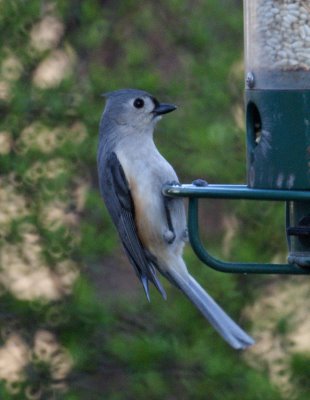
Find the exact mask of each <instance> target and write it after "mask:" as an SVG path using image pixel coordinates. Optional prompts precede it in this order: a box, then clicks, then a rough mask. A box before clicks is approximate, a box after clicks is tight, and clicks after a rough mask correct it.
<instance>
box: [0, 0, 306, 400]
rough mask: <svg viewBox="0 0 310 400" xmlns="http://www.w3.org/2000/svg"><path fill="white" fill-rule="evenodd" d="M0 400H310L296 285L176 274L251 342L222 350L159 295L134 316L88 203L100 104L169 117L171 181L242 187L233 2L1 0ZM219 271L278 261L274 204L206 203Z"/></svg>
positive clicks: (238, 13)
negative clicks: (146, 100) (223, 263)
mask: <svg viewBox="0 0 310 400" xmlns="http://www.w3.org/2000/svg"><path fill="white" fill-rule="evenodd" d="M0 35H1V36H0V38H1V40H0V46H1V47H0V115H1V119H0V296H1V298H0V398H1V399H4V400H6V399H7V400H11V399H12V400H15V399H34V400H35V399H47V400H51V399H66V400H67V399H68V400H80V399H81V400H84V399H90V400H97V399H98V400H100V399H104V400H123V399H126V400H127V399H128V400H131V399H149V400H159V399H161V400H176V399H178V400H182V399H184V400H186V399H198V400H199V399H202V400H205V399H208V400H217V399H218V400H219V399H221V400H235V399H243V400H247V399H249V400H259V399H264V400H276V399H286V398H289V399H301V400H303V399H308V398H309V391H310V384H309V374H310V362H309V361H310V356H309V354H310V343H309V340H308V333H309V329H310V322H309V320H308V321H307V318H306V317H307V300H308V299H309V295H310V289H309V285H307V281H305V278H296V277H295V278H288V277H286V278H283V277H281V278H280V277H277V276H275V277H268V278H267V277H262V276H232V275H224V274H220V273H217V272H213V271H211V270H209V269H207V268H206V267H205V266H204V265H202V264H201V263H200V262H199V261H198V259H197V258H196V256H195V255H194V254H193V252H192V250H191V248H190V246H187V249H186V254H185V258H186V261H187V264H188V266H189V269H190V270H191V272H192V273H193V274H194V275H195V276H196V277H197V279H198V280H199V281H200V282H201V284H202V285H203V286H204V287H205V288H206V289H207V290H208V291H209V293H210V294H211V295H212V296H214V297H215V298H216V299H217V301H218V302H219V303H220V304H221V305H222V306H223V307H224V308H225V310H227V311H228V312H229V313H230V314H231V315H232V316H233V317H234V318H235V319H236V320H237V321H238V322H239V323H240V324H242V326H244V327H246V328H247V329H248V331H249V332H251V333H252V335H253V336H254V337H255V339H256V340H257V344H256V345H255V346H254V347H253V348H252V349H251V350H248V351H246V352H244V353H243V354H241V353H239V352H236V351H234V350H231V349H230V348H229V347H228V345H227V344H226V343H224V342H223V340H222V339H221V338H219V337H218V335H217V334H216V333H215V332H214V330H213V329H212V328H211V327H210V326H209V324H208V323H207V322H206V321H205V320H204V319H203V318H202V317H201V315H200V314H199V313H198V311H197V310H196V309H195V308H194V307H193V306H192V305H191V304H190V303H189V302H188V301H187V300H186V299H185V298H184V296H183V295H182V294H181V293H180V292H178V291H177V290H176V289H175V288H172V287H171V286H170V285H169V284H166V282H165V288H166V290H167V292H168V300H167V301H163V300H162V299H161V298H160V296H159V294H158V293H156V292H155V290H153V289H152V292H151V296H152V302H151V304H148V302H147V300H146V299H145V296H144V293H143V290H142V288H141V286H140V284H139V283H138V281H137V279H136V276H135V274H134V272H133V270H132V268H131V267H130V266H129V264H128V261H127V259H126V257H125V255H124V253H123V250H122V249H121V247H120V244H119V241H118V238H117V235H116V232H115V229H114V227H113V226H112V223H111V220H110V218H109V216H108V215H107V212H106V210H105V207H104V205H103V203H102V200H101V198H100V195H99V192H98V182H97V170H96V146H97V133H98V123H99V119H100V116H101V112H102V109H103V106H104V99H103V98H102V97H101V96H100V94H101V93H103V92H106V91H110V90H114V89H118V88H123V87H133V88H140V89H144V90H147V91H149V92H151V93H152V94H153V95H155V96H156V97H158V98H159V99H160V100H162V101H166V102H173V103H175V104H177V105H178V110H177V112H175V113H173V114H171V115H169V116H168V117H167V118H165V119H164V120H163V121H162V122H161V123H160V124H159V125H158V128H157V132H156V138H155V140H156V143H157V145H158V147H159V149H160V151H161V152H162V154H163V155H164V156H165V157H166V158H167V159H168V160H169V161H170V162H171V163H172V165H174V167H175V169H176V170H177V172H178V175H179V177H180V180H181V182H191V181H192V180H193V179H196V178H203V179H206V180H207V181H208V182H210V183H244V182H245V180H246V171H245V134H244V115H243V54H242V53H243V21H242V2H241V1H237V0H208V1H202V0H191V1H190V0H166V1H161V0H157V1H155V0H147V1H141V0H135V1H132V0H126V1H121V0H113V1H112V0H89V1H82V0H71V1H70V0H59V1H52V0H51V1H48V0H46V1H45V0H32V1H26V0H0ZM201 208H202V209H201V215H200V221H201V226H202V235H203V238H204V240H205V241H206V242H207V243H208V246H209V247H210V249H211V250H212V252H213V254H215V255H218V256H221V257H223V258H225V259H230V260H242V261H254V260H255V261H271V260H272V261H284V260H285V257H286V246H285V238H284V223H283V219H284V209H283V206H282V205H279V204H277V205H275V204H270V203H267V204H265V203H264V204H261V203H256V202H250V204H249V202H243V201H239V202H236V201H227V202H225V201H224V202H223V201H218V200H217V201H210V200H209V201H204V202H203V207H201Z"/></svg>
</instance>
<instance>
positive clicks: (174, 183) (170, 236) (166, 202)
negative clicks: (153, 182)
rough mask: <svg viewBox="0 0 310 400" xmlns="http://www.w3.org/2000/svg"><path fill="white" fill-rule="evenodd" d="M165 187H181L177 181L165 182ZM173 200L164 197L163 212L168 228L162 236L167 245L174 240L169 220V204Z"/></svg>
mask: <svg viewBox="0 0 310 400" xmlns="http://www.w3.org/2000/svg"><path fill="white" fill-rule="evenodd" d="M165 185H169V186H181V185H180V183H179V182H177V181H170V182H166V183H165ZM173 200H174V199H172V198H170V197H167V196H164V207H165V212H166V218H167V225H168V228H166V229H165V230H164V232H163V236H164V239H165V241H166V242H167V243H168V244H171V243H173V242H174V240H175V237H176V236H175V232H174V228H173V225H172V220H171V214H170V209H169V208H170V204H171V202H172V201H173Z"/></svg>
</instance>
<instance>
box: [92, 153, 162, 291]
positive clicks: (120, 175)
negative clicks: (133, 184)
mask: <svg viewBox="0 0 310 400" xmlns="http://www.w3.org/2000/svg"><path fill="white" fill-rule="evenodd" d="M99 179H101V180H104V181H103V182H101V187H102V188H105V189H103V190H102V191H103V192H104V193H103V197H104V200H105V203H106V206H107V208H108V210H109V212H110V214H111V216H112V219H113V221H114V223H115V225H116V227H117V229H118V233H119V236H120V238H121V241H122V243H123V246H124V248H125V250H126V253H127V255H128V258H129V260H130V262H131V264H132V265H133V266H134V268H135V271H136V273H137V275H138V277H139V279H140V280H141V282H142V284H143V287H144V290H145V293H146V296H147V298H148V299H150V297H149V290H148V281H151V282H152V283H153V284H154V285H155V287H156V288H157V289H158V290H159V292H160V293H161V294H162V296H163V297H164V298H166V293H165V290H164V288H163V287H162V285H161V283H160V281H159V280H158V278H157V276H156V272H155V268H154V265H156V260H154V258H152V257H151V256H150V255H149V253H148V252H147V251H146V250H145V249H144V248H143V245H142V243H141V241H140V239H139V236H138V231H137V227H136V223H135V208H134V202H133V199H132V196H131V192H130V188H129V185H128V182H127V179H126V176H125V173H124V170H123V168H122V165H121V163H120V162H119V160H118V158H117V156H116V154H115V153H112V154H111V155H110V156H109V158H108V160H107V162H106V163H105V169H104V170H101V166H100V165H99Z"/></svg>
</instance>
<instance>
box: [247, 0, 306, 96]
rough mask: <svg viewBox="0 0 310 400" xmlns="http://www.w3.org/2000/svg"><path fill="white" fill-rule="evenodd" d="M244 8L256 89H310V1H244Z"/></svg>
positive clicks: (250, 67)
mask: <svg viewBox="0 0 310 400" xmlns="http://www.w3.org/2000/svg"><path fill="white" fill-rule="evenodd" d="M244 7H245V14H244V15H245V72H246V76H248V77H249V74H250V76H252V80H253V77H254V82H253V81H252V82H251V84H252V85H253V87H255V88H257V89H264V88H267V89H268V88H270V89H310V0H244ZM251 74H252V75H251Z"/></svg>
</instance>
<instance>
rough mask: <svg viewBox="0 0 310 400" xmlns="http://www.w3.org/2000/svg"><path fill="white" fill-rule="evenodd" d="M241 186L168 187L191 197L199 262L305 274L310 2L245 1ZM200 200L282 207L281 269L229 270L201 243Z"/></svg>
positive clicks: (308, 266) (309, 256)
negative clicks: (244, 171) (243, 177)
mask: <svg viewBox="0 0 310 400" xmlns="http://www.w3.org/2000/svg"><path fill="white" fill-rule="evenodd" d="M244 27H245V29H244V33H245V88H246V89H245V115H246V141H247V184H246V185H225V184H217V185H208V186H205V187H197V186H195V185H181V186H179V187H178V186H166V187H165V188H164V189H163V193H164V194H165V195H167V196H175V197H188V198H189V219H188V228H189V237H190V241H191V245H192V247H193V249H194V251H195V252H196V254H197V256H198V257H199V258H200V259H201V260H202V261H203V262H205V263H206V264H207V265H209V266H210V267H212V268H214V269H217V270H220V271H224V272H238V273H240V272H243V273H281V274H310V3H309V1H308V0H244ZM200 198H222V199H249V200H264V201H284V202H286V234H287V241H288V252H289V256H288V262H287V264H260V263H232V262H224V261H221V260H218V259H216V258H214V257H213V256H211V255H210V254H209V252H208V251H207V250H206V248H205V247H204V246H203V244H202V242H201V239H200V236H199V224H198V203H199V199H200Z"/></svg>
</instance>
